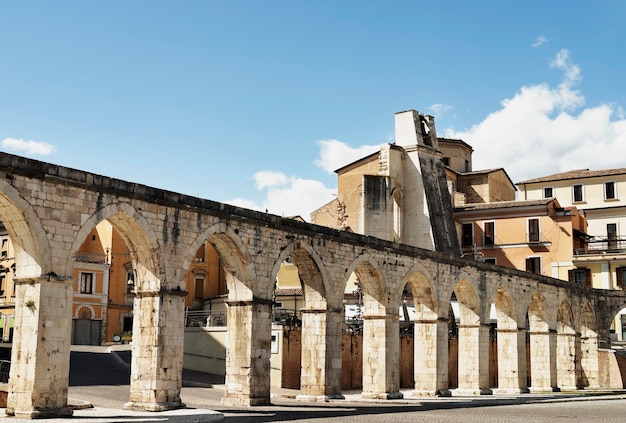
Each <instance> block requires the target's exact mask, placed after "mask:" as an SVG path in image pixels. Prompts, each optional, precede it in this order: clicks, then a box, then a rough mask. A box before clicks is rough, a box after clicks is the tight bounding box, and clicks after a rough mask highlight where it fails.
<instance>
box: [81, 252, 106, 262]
mask: <svg viewBox="0 0 626 423" xmlns="http://www.w3.org/2000/svg"><path fill="white" fill-rule="evenodd" d="M74 260H75V261H77V262H80V263H92V264H109V256H108V254H101V253H87V252H80V251H79V252H78V253H76V254H75V255H74Z"/></svg>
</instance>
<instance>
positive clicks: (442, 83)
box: [0, 0, 626, 219]
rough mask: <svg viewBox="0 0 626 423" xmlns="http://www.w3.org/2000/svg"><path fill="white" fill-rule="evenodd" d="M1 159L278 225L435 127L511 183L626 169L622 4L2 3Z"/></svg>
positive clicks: (625, 12) (346, 0)
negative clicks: (395, 146) (262, 213)
mask: <svg viewBox="0 0 626 423" xmlns="http://www.w3.org/2000/svg"><path fill="white" fill-rule="evenodd" d="M0 39H1V40H2V42H1V43H0V149H1V150H2V151H5V152H9V153H13V154H18V155H23V156H27V157H31V158H34V159H38V160H43V161H47V162H51V163H55V164H60V165H64V166H69V167H73V168H78V169H81V170H86V171H90V172H94V173H98V174H103V175H107V176H111V177H115V178H119V179H124V180H128V181H132V182H138V183H142V184H146V185H150V186H154V187H157V188H163V189H168V190H172V191H176V192H181V193H185V194H190V195H195V196H199V197H203V198H208V199H211V200H215V201H221V202H228V203H233V204H238V205H242V206H245V207H249V208H256V209H259V210H265V209H267V210H269V211H270V212H272V213H276V214H281V215H294V214H300V215H302V216H303V217H304V218H305V219H308V215H309V213H310V212H311V211H312V210H314V209H316V208H318V207H319V206H321V205H323V204H324V203H326V202H327V201H329V200H331V199H332V198H333V197H332V196H333V194H334V192H335V190H336V185H337V182H336V174H335V173H333V172H332V171H333V170H334V169H336V168H338V167H340V166H342V165H343V164H346V163H349V162H350V161H352V160H354V159H356V158H358V157H359V155H362V154H366V153H368V152H371V151H373V149H376V146H378V145H380V144H382V143H387V142H393V135H394V134H393V115H394V113H395V112H398V111H403V110H407V109H416V110H419V111H420V112H423V113H427V114H432V115H434V116H435V118H436V125H437V132H438V134H439V135H440V136H448V137H457V138H461V139H463V140H465V141H466V142H468V143H469V144H470V145H472V146H473V147H474V169H475V170H477V169H486V168H494V167H504V168H505V169H506V170H507V172H508V173H509V175H510V176H511V178H512V179H513V181H514V182H519V181H521V180H523V179H527V178H531V177H536V176H541V175H547V174H551V173H556V172H560V171H565V170H571V169H577V168H590V169H603V168H612V167H626V155H625V154H624V147H626V120H625V118H624V113H623V108H624V106H625V105H626V89H625V88H624V87H625V86H626V85H625V84H624V81H626V64H625V61H626V55H625V54H624V52H625V51H626V2H622V1H617V0H614V1H610V0H605V1H602V0H597V1H582V0H581V1H558V0H554V1H524V2H504V1H477V2H469V1H446V2H444V1H429V2H420V1H393V0H392V1H385V2H382V1H363V0H362V1H350V0H342V1H323V0H316V1H295V0H292V1H279V0H274V1H272V0H270V1H263V2H261V1H241V0H224V1H211V0H207V1H176V2H175V1H169V2H165V1H140V0H136V1H132V2H122V1H108V2H86V1H62V0H56V1H27V2H26V1H5V0H0Z"/></svg>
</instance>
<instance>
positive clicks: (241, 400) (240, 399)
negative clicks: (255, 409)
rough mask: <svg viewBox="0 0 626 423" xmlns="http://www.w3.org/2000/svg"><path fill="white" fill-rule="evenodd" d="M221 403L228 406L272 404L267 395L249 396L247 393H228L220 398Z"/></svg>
mask: <svg viewBox="0 0 626 423" xmlns="http://www.w3.org/2000/svg"><path fill="white" fill-rule="evenodd" d="M222 404H223V405H228V406H230V407H249V406H252V405H272V402H271V401H270V398H269V397H261V398H251V397H249V396H247V395H228V394H226V395H225V396H224V397H223V398H222Z"/></svg>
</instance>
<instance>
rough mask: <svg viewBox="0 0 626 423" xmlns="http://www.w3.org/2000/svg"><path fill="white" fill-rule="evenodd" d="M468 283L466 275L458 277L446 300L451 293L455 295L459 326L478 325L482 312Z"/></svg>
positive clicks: (471, 286) (474, 290)
mask: <svg viewBox="0 0 626 423" xmlns="http://www.w3.org/2000/svg"><path fill="white" fill-rule="evenodd" d="M470 281H471V279H470V278H469V276H468V275H460V277H459V280H458V282H457V283H456V285H454V286H453V287H452V289H451V290H450V292H449V294H448V297H447V298H451V297H452V293H454V294H455V295H456V299H457V302H458V304H459V320H460V324H462V325H479V324H480V323H481V320H482V319H481V318H482V317H483V316H482V315H483V314H484V311H483V310H482V309H481V300H480V296H479V295H478V292H477V290H476V288H475V287H474V284H473V283H472V282H470Z"/></svg>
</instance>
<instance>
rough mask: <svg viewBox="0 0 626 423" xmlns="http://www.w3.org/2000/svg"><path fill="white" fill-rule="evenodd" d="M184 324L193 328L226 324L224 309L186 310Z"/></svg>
mask: <svg viewBox="0 0 626 423" xmlns="http://www.w3.org/2000/svg"><path fill="white" fill-rule="evenodd" d="M185 326H186V327H195V328H205V327H210V326H226V313H225V312H224V311H211V310H187V312H186V313H185Z"/></svg>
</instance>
